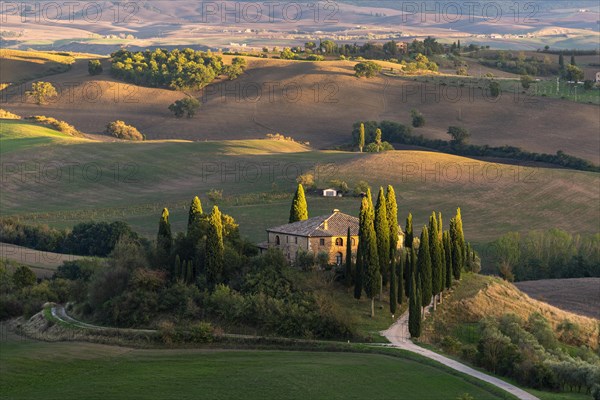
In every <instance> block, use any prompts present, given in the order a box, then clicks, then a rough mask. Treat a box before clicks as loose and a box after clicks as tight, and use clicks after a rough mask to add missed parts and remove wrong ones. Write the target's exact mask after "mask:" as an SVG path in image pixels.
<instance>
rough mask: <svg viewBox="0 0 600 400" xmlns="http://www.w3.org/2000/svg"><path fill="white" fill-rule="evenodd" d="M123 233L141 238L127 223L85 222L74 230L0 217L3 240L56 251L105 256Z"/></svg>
mask: <svg viewBox="0 0 600 400" xmlns="http://www.w3.org/2000/svg"><path fill="white" fill-rule="evenodd" d="M121 236H129V237H132V238H134V239H136V240H137V239H140V238H139V236H138V234H137V233H136V232H134V231H133V230H132V229H131V227H130V226H129V225H128V224H126V223H125V222H121V221H115V222H112V223H108V222H82V223H79V224H77V225H75V226H74V227H73V229H71V230H62V229H55V228H50V227H48V226H47V225H25V224H23V223H21V222H19V221H18V220H16V219H11V218H7V219H1V220H0V241H2V242H4V243H10V244H14V245H17V246H23V247H28V248H31V249H35V250H40V251H48V252H53V253H65V254H75V255H81V256H98V257H106V256H107V255H108V254H110V252H111V251H112V250H113V248H114V247H115V244H116V243H117V241H118V240H119V238H120V237H121Z"/></svg>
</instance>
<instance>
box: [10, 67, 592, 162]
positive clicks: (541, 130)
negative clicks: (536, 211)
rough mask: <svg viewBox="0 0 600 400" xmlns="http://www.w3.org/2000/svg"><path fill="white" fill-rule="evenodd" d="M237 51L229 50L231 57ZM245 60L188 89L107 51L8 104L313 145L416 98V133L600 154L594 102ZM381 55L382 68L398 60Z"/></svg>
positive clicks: (338, 141) (163, 134)
mask: <svg viewBox="0 0 600 400" xmlns="http://www.w3.org/2000/svg"><path fill="white" fill-rule="evenodd" d="M231 59H232V56H223V60H224V61H225V62H226V63H230V62H231ZM246 60H247V62H248V67H247V70H246V72H245V73H244V74H242V75H241V76H240V77H238V78H237V79H235V80H234V81H228V80H226V79H225V78H221V79H220V80H217V81H215V82H214V83H212V84H211V85H208V86H207V87H206V88H205V89H204V91H203V92H190V91H186V92H185V93H184V92H179V91H174V90H170V89H161V88H149V87H143V86H137V85H133V84H129V83H126V82H123V81H120V80H117V79H115V78H114V77H112V76H111V75H110V73H109V71H110V63H109V61H108V60H103V66H104V72H103V73H102V74H101V75H96V76H89V74H88V71H87V60H78V61H76V62H75V63H74V64H73V67H72V69H71V70H70V71H68V72H66V73H63V74H59V75H55V76H51V77H48V78H47V79H46V80H48V81H49V82H51V83H53V84H55V85H56V86H57V87H60V88H62V89H63V90H62V95H61V96H60V97H59V98H58V99H57V100H56V101H53V102H51V103H50V104H48V105H45V106H44V107H39V106H37V105H35V104H33V102H32V101H31V100H28V99H27V98H26V96H23V94H22V91H13V93H9V94H7V95H6V102H5V104H4V105H3V107H4V108H6V109H8V110H9V111H12V112H15V113H17V114H20V115H24V116H26V115H32V114H40V113H45V114H47V115H49V116H52V117H54V118H57V119H61V120H65V121H66V122H68V123H70V124H72V125H74V126H75V127H77V129H80V130H81V131H83V132H86V133H91V134H101V133H102V132H103V130H104V127H105V126H106V125H107V124H108V123H109V122H111V121H114V120H115V119H121V120H124V121H125V122H127V123H129V124H132V125H134V126H135V127H137V128H138V129H139V130H140V132H142V133H144V134H145V135H146V136H147V137H148V138H149V139H188V140H229V139H236V140H237V139H256V138H262V137H264V135H265V134H267V133H275V132H279V133H281V134H284V135H286V136H292V137H294V138H295V139H296V140H299V141H303V142H304V141H308V142H310V143H311V145H312V146H313V147H316V148H331V147H333V146H336V145H342V144H345V143H348V142H349V141H350V140H351V131H352V124H353V123H354V122H356V121H359V120H362V121H366V120H376V121H381V120H391V121H396V122H400V123H404V124H410V110H411V109H413V108H416V109H418V110H420V111H421V112H422V113H423V114H424V116H425V118H426V120H427V123H426V125H425V127H423V128H419V129H415V133H416V134H423V135H424V136H425V137H428V138H436V139H437V138H443V139H448V135H447V134H446V131H447V128H448V126H450V125H462V126H465V127H466V128H468V129H469V130H470V131H471V133H472V137H471V142H472V143H473V144H479V145H483V144H488V145H491V146H503V145H510V146H518V147H521V148H523V149H524V150H527V151H533V152H540V153H550V154H555V153H556V152H557V151H558V150H562V151H564V152H565V153H567V154H570V155H574V156H577V157H581V158H584V159H587V160H589V161H592V162H594V163H599V162H600V158H599V157H598V155H597V154H596V153H597V152H596V151H595V149H597V148H598V146H599V145H600V142H599V139H598V135H597V131H598V130H600V122H599V121H598V119H597V118H595V116H596V115H597V112H598V106H597V105H590V104H576V103H574V102H570V101H566V100H560V99H551V98H546V97H535V98H534V99H533V100H535V101H533V102H532V101H530V100H531V97H530V96H525V95H519V96H517V97H516V98H515V96H513V95H512V94H511V93H503V95H502V96H501V98H500V99H489V96H485V95H484V94H483V92H482V91H481V90H475V91H474V92H472V93H471V92H469V91H468V90H466V88H461V87H458V88H450V86H449V85H444V84H443V83H444V82H439V83H435V82H434V81H433V80H434V79H436V76H437V75H432V76H431V77H428V79H429V78H430V82H429V83H427V84H423V83H419V82H413V81H407V80H406V79H404V78H398V77H391V76H386V75H380V76H378V77H375V78H372V79H364V78H363V79H359V78H356V77H355V76H354V70H353V67H354V65H355V64H356V62H355V61H348V60H345V61H344V60H334V61H323V62H307V61H294V60H276V59H258V58H254V57H246ZM0 62H1V60H0ZM378 63H379V64H381V65H382V66H383V67H384V72H385V71H389V70H390V68H395V69H397V68H398V64H393V63H389V62H383V61H381V62H380V61H378ZM30 83H31V82H28V83H27V84H26V85H25V88H27V87H29V84H30ZM186 94H190V95H192V96H194V97H196V98H199V99H201V100H202V103H203V104H202V106H201V109H200V110H199V111H198V113H197V115H196V116H195V117H194V118H192V119H187V118H181V119H176V118H174V117H173V115H172V114H171V113H170V112H169V110H168V106H169V105H170V104H171V103H173V102H174V101H176V100H179V99H181V98H183V97H184V96H185V95H186ZM290 116H294V117H293V118H290ZM506 121H511V123H510V124H507V123H506ZM574 127H577V129H574Z"/></svg>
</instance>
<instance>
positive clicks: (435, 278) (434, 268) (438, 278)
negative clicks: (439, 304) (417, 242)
mask: <svg viewBox="0 0 600 400" xmlns="http://www.w3.org/2000/svg"><path fill="white" fill-rule="evenodd" d="M429 255H430V256H431V294H432V295H433V309H434V310H435V307H436V300H437V295H438V294H439V293H440V292H441V291H442V288H443V283H442V269H443V266H442V256H441V249H440V242H439V240H438V225H437V218H436V215H435V212H433V213H432V214H431V217H429Z"/></svg>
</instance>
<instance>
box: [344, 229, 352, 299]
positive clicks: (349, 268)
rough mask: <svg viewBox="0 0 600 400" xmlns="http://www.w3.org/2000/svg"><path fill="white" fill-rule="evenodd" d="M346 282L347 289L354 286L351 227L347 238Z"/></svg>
mask: <svg viewBox="0 0 600 400" xmlns="http://www.w3.org/2000/svg"><path fill="white" fill-rule="evenodd" d="M344 282H345V283H346V287H348V288H349V287H350V286H352V236H350V227H348V235H347V236H346V270H345V271H344Z"/></svg>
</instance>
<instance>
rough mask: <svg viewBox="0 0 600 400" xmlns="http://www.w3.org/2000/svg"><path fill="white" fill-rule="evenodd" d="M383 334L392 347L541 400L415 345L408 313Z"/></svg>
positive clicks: (525, 398)
mask: <svg viewBox="0 0 600 400" xmlns="http://www.w3.org/2000/svg"><path fill="white" fill-rule="evenodd" d="M381 334H382V335H383V336H385V337H386V338H387V339H388V340H389V341H390V343H391V345H390V347H396V348H399V349H403V350H408V351H410V352H413V353H417V354H420V355H422V356H423V357H427V358H430V359H432V360H435V361H437V362H439V363H441V364H444V365H446V366H448V367H450V368H452V369H454V370H456V371H459V372H462V373H463V374H467V375H471V376H473V377H475V378H477V379H480V380H482V381H485V382H488V383H490V384H492V385H494V386H496V387H498V388H500V389H502V390H505V391H507V392H509V393H510V394H512V395H515V396H517V397H518V398H519V399H522V400H539V398H537V397H535V396H534V395H532V394H530V393H527V392H526V391H524V390H523V389H519V388H518V387H516V386H514V385H511V384H510V383H507V382H504V381H503V380H501V379H498V378H495V377H493V376H490V375H487V374H484V373H483V372H479V371H477V370H474V369H473V368H471V367H468V366H466V365H464V364H461V363H459V362H458V361H455V360H452V359H450V358H447V357H444V356H442V355H440V354H438V353H435V352H433V351H431V350H427V349H424V348H422V347H420V346H417V345H416V344H414V343H413V342H412V341H411V340H410V333H409V332H408V311H407V312H405V313H404V314H402V316H401V317H400V318H398V320H397V321H396V322H395V323H394V324H393V325H392V326H390V327H389V328H388V329H387V330H386V331H382V332H381Z"/></svg>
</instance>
